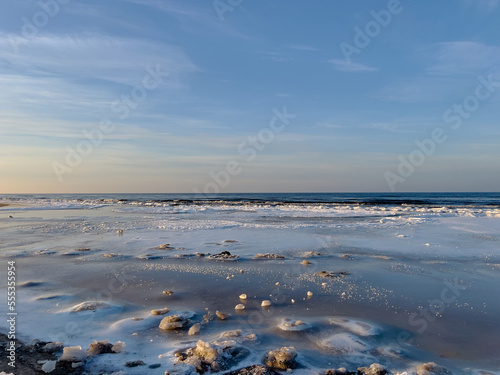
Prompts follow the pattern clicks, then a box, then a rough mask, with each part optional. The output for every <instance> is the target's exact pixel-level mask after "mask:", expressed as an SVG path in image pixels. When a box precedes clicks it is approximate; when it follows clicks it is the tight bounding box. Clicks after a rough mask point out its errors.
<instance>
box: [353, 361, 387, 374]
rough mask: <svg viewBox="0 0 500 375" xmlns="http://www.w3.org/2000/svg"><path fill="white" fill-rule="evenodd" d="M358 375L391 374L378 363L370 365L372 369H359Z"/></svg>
mask: <svg viewBox="0 0 500 375" xmlns="http://www.w3.org/2000/svg"><path fill="white" fill-rule="evenodd" d="M358 374H363V375H386V374H391V373H390V372H389V371H388V370H387V369H386V368H385V367H384V366H382V365H379V364H378V363H372V364H371V365H370V367H358ZM391 375H392V374H391Z"/></svg>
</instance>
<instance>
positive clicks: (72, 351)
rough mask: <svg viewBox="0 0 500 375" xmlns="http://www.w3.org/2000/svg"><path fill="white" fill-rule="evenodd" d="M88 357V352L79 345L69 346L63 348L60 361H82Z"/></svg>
mask: <svg viewBox="0 0 500 375" xmlns="http://www.w3.org/2000/svg"><path fill="white" fill-rule="evenodd" d="M86 359H87V352H86V351H85V350H83V349H82V347H81V346H80V345H78V346H67V347H65V348H64V349H63V354H62V356H61V358H59V361H62V362H82V361H85V360H86Z"/></svg>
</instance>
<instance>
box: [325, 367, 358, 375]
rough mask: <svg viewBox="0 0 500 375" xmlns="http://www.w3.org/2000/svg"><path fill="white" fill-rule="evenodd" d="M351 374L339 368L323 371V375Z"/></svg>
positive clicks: (343, 368)
mask: <svg viewBox="0 0 500 375" xmlns="http://www.w3.org/2000/svg"><path fill="white" fill-rule="evenodd" d="M351 374H353V373H352V372H349V371H347V370H346V368H345V367H341V368H338V369H328V370H326V371H325V375H351Z"/></svg>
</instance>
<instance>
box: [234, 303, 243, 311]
mask: <svg viewBox="0 0 500 375" xmlns="http://www.w3.org/2000/svg"><path fill="white" fill-rule="evenodd" d="M234 309H235V310H245V305H244V304H242V303H240V304H238V305H236V306H235V307H234Z"/></svg>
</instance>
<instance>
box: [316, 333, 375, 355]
mask: <svg viewBox="0 0 500 375" xmlns="http://www.w3.org/2000/svg"><path fill="white" fill-rule="evenodd" d="M319 345H320V346H321V347H322V348H324V349H328V350H331V351H333V352H335V353H336V354H356V353H359V352H365V351H367V350H369V349H370V347H369V346H368V344H367V343H365V342H363V341H362V340H361V338H359V337H357V336H355V335H352V334H350V333H337V334H334V335H333V336H330V337H328V338H326V339H323V340H320V341H319Z"/></svg>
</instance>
